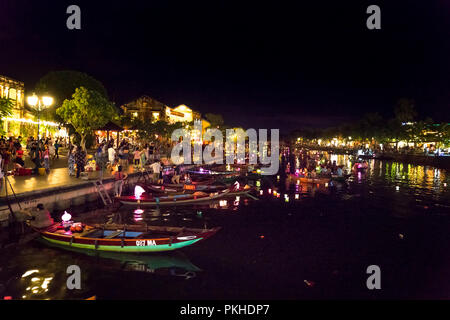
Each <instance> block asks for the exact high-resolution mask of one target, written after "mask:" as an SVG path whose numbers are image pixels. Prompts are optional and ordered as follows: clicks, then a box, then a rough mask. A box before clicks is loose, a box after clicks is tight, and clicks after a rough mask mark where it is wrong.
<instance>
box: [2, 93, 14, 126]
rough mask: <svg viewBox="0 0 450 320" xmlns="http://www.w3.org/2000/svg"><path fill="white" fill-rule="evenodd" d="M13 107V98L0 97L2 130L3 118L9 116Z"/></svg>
mask: <svg viewBox="0 0 450 320" xmlns="http://www.w3.org/2000/svg"><path fill="white" fill-rule="evenodd" d="M13 107H14V103H13V100H12V99H10V98H0V124H1V126H0V127H1V128H2V129H1V131H2V132H3V118H4V117H9V116H10V115H11V114H12V110H13Z"/></svg>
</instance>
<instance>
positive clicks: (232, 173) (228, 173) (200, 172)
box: [187, 169, 241, 176]
mask: <svg viewBox="0 0 450 320" xmlns="http://www.w3.org/2000/svg"><path fill="white" fill-rule="evenodd" d="M187 172H188V173H189V174H191V175H195V176H199V175H212V176H214V175H222V176H239V175H240V174H241V172H239V171H213V170H206V169H204V170H198V171H194V170H187Z"/></svg>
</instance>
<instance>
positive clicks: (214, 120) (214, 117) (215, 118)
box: [205, 113, 225, 128]
mask: <svg viewBox="0 0 450 320" xmlns="http://www.w3.org/2000/svg"><path fill="white" fill-rule="evenodd" d="M205 119H206V120H208V122H209V123H210V124H211V128H217V127H219V128H220V127H222V126H223V124H224V123H225V121H224V120H223V117H222V115H220V114H216V113H207V114H205Z"/></svg>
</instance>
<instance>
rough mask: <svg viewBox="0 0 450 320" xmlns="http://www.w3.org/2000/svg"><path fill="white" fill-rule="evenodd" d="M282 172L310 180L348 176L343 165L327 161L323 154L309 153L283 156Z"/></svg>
mask: <svg viewBox="0 0 450 320" xmlns="http://www.w3.org/2000/svg"><path fill="white" fill-rule="evenodd" d="M281 169H282V170H281V171H282V172H288V173H290V174H296V173H298V174H300V175H302V176H305V177H308V178H315V177H318V176H321V177H331V176H332V175H333V176H338V177H342V176H344V175H345V174H346V170H345V168H344V166H343V165H337V163H336V161H335V160H334V161H331V160H327V159H326V158H325V157H324V156H323V154H315V155H312V154H311V153H309V152H301V153H300V154H299V156H298V158H297V157H296V155H295V154H293V153H290V154H289V155H287V156H286V155H284V154H282V155H281Z"/></svg>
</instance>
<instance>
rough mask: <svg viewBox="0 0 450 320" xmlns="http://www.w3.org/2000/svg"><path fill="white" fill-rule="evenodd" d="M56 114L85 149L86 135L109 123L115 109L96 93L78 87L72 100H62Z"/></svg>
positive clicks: (114, 113)
mask: <svg viewBox="0 0 450 320" xmlns="http://www.w3.org/2000/svg"><path fill="white" fill-rule="evenodd" d="M56 113H57V114H58V115H59V116H60V117H61V118H62V119H64V121H65V122H67V123H69V124H71V125H72V126H73V127H74V129H75V131H76V132H77V133H78V134H79V135H80V137H81V145H82V147H83V148H85V142H86V137H87V135H88V134H90V133H92V131H94V130H96V129H98V128H100V127H102V126H104V125H105V124H106V123H107V122H108V121H111V120H112V119H113V118H114V117H115V116H116V108H115V107H114V105H113V104H112V103H111V102H109V101H108V99H106V98H105V97H104V96H103V95H102V94H100V93H98V92H97V91H94V90H89V89H87V88H85V87H80V88H77V89H75V93H74V94H73V95H72V99H70V100H68V99H66V100H64V102H63V104H62V106H61V107H59V108H58V109H57V110H56Z"/></svg>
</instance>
